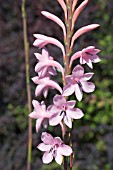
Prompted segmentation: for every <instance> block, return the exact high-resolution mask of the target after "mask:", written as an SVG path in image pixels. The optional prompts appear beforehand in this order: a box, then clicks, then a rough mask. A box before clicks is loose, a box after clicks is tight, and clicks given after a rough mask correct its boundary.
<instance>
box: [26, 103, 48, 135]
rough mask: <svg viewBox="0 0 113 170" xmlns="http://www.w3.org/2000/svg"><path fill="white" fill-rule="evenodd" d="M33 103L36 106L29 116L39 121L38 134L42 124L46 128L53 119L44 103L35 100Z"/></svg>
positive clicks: (37, 125)
mask: <svg viewBox="0 0 113 170" xmlns="http://www.w3.org/2000/svg"><path fill="white" fill-rule="evenodd" d="M32 103H33V106H34V111H33V112H32V113H30V114H29V116H30V117H31V118H33V119H37V120H36V131H37V132H38V131H39V129H40V127H41V124H43V126H44V127H47V125H48V118H50V117H51V114H49V112H48V111H46V106H45V103H44V102H41V104H40V103H39V102H38V101H36V100H33V101H32Z"/></svg>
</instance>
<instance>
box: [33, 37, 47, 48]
mask: <svg viewBox="0 0 113 170" xmlns="http://www.w3.org/2000/svg"><path fill="white" fill-rule="evenodd" d="M47 43H48V42H47V41H45V40H40V39H36V40H35V41H34V43H33V45H34V46H36V47H39V49H40V48H43V47H44V46H46V45H47Z"/></svg>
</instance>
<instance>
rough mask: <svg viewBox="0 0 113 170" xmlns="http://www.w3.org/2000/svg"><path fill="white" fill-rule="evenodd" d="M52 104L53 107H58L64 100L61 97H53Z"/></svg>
mask: <svg viewBox="0 0 113 170" xmlns="http://www.w3.org/2000/svg"><path fill="white" fill-rule="evenodd" d="M53 103H54V105H56V106H58V107H60V106H61V105H63V104H65V103H66V99H65V97H64V96H62V95H55V97H54V98H53Z"/></svg>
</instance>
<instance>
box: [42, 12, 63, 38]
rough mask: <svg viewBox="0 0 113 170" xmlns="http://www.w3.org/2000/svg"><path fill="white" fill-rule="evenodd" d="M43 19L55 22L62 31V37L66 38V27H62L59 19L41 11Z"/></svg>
mask: <svg viewBox="0 0 113 170" xmlns="http://www.w3.org/2000/svg"><path fill="white" fill-rule="evenodd" d="M41 13H42V14H43V15H44V16H45V17H47V18H49V19H51V20H52V21H54V22H56V23H57V24H58V25H59V26H60V27H61V28H62V30H63V33H64V36H65V37H66V27H65V25H64V23H63V22H62V21H61V19H60V18H58V17H57V16H56V15H54V14H51V13H49V12H46V11H42V12H41Z"/></svg>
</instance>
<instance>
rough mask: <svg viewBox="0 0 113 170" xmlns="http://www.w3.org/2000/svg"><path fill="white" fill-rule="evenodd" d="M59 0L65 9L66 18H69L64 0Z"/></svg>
mask: <svg viewBox="0 0 113 170" xmlns="http://www.w3.org/2000/svg"><path fill="white" fill-rule="evenodd" d="M57 1H58V3H59V4H60V5H61V7H62V9H63V10H64V14H65V18H66V19H67V7H66V4H65V2H64V0H57Z"/></svg>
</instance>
